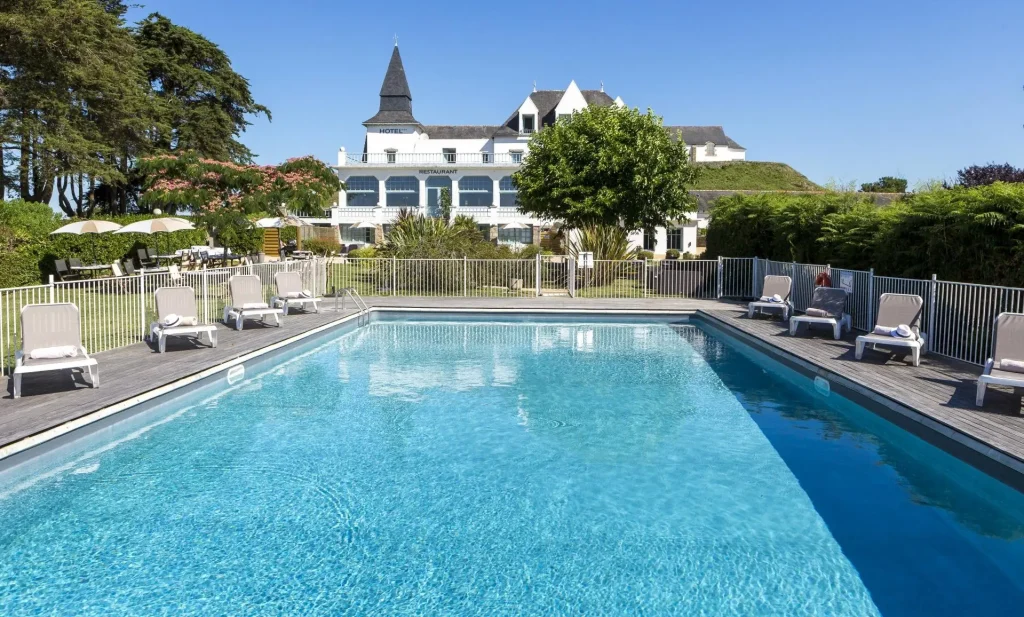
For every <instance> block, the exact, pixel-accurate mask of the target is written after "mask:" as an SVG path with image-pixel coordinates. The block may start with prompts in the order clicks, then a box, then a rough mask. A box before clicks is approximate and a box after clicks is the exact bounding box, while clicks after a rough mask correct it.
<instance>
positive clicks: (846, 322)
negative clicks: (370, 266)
mask: <svg viewBox="0 0 1024 617" xmlns="http://www.w3.org/2000/svg"><path fill="white" fill-rule="evenodd" d="M802 323H803V324H808V325H810V324H824V325H829V326H832V336H833V338H835V339H836V340H837V341H838V340H839V338H840V336H841V335H842V330H843V328H846V331H847V332H849V331H850V327H851V326H850V315H849V314H847V313H846V291H844V290H842V289H837V288H834V287H817V288H815V290H814V295H812V296H811V305H810V306H809V307H807V310H806V311H804V314H803V315H794V316H793V317H790V318H789V334H790V336H796V331H797V328H799V327H800V324H802Z"/></svg>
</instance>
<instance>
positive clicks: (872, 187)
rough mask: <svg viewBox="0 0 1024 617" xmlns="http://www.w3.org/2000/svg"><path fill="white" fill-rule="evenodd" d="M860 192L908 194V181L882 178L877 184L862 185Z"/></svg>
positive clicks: (891, 177)
mask: <svg viewBox="0 0 1024 617" xmlns="http://www.w3.org/2000/svg"><path fill="white" fill-rule="evenodd" d="M860 190H861V192H862V193H906V192H907V181H906V179H904V178H895V177H893V176H882V177H881V178H879V179H878V180H877V181H876V182H866V183H864V184H861V185H860Z"/></svg>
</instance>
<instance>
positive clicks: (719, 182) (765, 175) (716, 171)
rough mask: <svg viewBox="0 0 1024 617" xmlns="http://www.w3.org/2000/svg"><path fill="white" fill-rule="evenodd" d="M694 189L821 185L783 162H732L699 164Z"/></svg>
mask: <svg viewBox="0 0 1024 617" xmlns="http://www.w3.org/2000/svg"><path fill="white" fill-rule="evenodd" d="M697 167H698V168H700V170H701V175H700V177H699V178H698V179H697V184H696V186H694V187H693V188H694V189H698V190H722V191H724V190H730V189H731V190H737V191H744V190H747V191H759V190H760V191H820V190H821V187H820V186H818V185H817V184H815V183H813V182H811V181H810V180H808V179H807V176H805V175H803V174H802V173H800V172H798V171H797V170H795V169H793V168H792V167H790V166H789V165H786V164H785V163H768V162H763V161H733V162H730V163H698V164H697Z"/></svg>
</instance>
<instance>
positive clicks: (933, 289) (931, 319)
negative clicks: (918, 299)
mask: <svg viewBox="0 0 1024 617" xmlns="http://www.w3.org/2000/svg"><path fill="white" fill-rule="evenodd" d="M937 278H938V277H937V276H936V275H934V274H933V275H932V282H931V285H930V286H929V290H928V330H927V331H926V334H927V335H928V336H927V338H926V340H925V344H926V345H928V349H931V347H932V344H933V343H932V341H934V340H935V339H934V336H935V301H936V297H937V296H938V284H937V280H936V279H937Z"/></svg>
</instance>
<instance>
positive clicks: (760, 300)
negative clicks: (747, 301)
mask: <svg viewBox="0 0 1024 617" xmlns="http://www.w3.org/2000/svg"><path fill="white" fill-rule="evenodd" d="M757 301H758V302H771V301H772V299H771V298H769V297H768V296H761V297H760V298H758V300H757Z"/></svg>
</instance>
